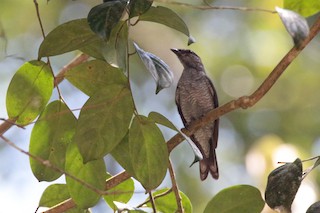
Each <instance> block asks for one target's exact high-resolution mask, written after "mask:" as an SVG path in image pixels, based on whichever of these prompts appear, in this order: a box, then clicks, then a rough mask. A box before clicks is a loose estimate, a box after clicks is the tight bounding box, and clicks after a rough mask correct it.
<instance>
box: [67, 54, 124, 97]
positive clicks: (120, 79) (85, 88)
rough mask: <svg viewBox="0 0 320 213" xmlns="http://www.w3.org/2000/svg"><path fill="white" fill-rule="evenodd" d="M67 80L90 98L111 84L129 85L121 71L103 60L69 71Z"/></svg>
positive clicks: (84, 64)
mask: <svg viewBox="0 0 320 213" xmlns="http://www.w3.org/2000/svg"><path fill="white" fill-rule="evenodd" d="M65 78H66V79H67V80H68V81H69V82H71V83H72V84H73V85H74V86H76V87H77V88H78V89H80V90H81V91H82V92H84V93H85V94H87V95H88V96H92V95H93V94H94V93H95V92H96V91H97V90H99V89H103V88H105V87H107V86H108V85H110V84H123V85H126V84H127V78H126V76H125V75H124V74H123V73H122V71H121V70H120V69H118V68H116V67H113V66H111V65H110V64H108V63H106V62H104V61H101V60H92V61H88V62H85V63H82V64H80V65H78V66H76V67H74V68H72V69H71V70H69V71H68V72H67V74H66V75H65Z"/></svg>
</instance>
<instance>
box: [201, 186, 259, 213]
mask: <svg viewBox="0 0 320 213" xmlns="http://www.w3.org/2000/svg"><path fill="white" fill-rule="evenodd" d="M263 207H264V201H263V199H262V197H261V193H260V191H259V190H258V189H257V188H255V187H253V186H250V185H236V186H232V187H229V188H225V189H223V190H222V191H220V192H219V193H218V194H216V196H214V197H213V198H212V199H211V200H210V201H209V203H208V204H207V206H206V208H205V210H204V213H216V212H217V213H221V212H224V213H239V212H246V213H257V212H261V211H262V209H263Z"/></svg>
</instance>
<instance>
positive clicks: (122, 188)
mask: <svg viewBox="0 0 320 213" xmlns="http://www.w3.org/2000/svg"><path fill="white" fill-rule="evenodd" d="M110 177H112V176H111V175H107V178H110ZM133 192H134V182H133V180H132V179H131V178H129V179H128V180H125V181H123V182H122V183H120V184H119V185H117V186H115V187H114V188H112V189H110V190H108V194H107V195H104V196H103V198H104V200H105V201H106V202H107V203H108V205H109V206H110V207H111V208H112V209H113V210H116V209H117V207H116V206H115V204H114V203H113V201H118V202H122V203H127V202H128V201H129V200H130V199H131V197H132V195H133Z"/></svg>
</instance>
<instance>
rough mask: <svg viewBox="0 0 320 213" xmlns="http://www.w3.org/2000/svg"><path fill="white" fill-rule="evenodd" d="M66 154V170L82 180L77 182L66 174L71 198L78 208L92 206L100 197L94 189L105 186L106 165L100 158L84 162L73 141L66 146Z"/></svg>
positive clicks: (100, 188) (101, 188)
mask: <svg viewBox="0 0 320 213" xmlns="http://www.w3.org/2000/svg"><path fill="white" fill-rule="evenodd" d="M66 156H67V157H66V166H65V170H66V172H67V173H68V174H71V175H73V176H75V177H76V178H77V179H79V180H81V181H82V182H79V181H77V180H75V179H74V178H72V177H69V176H66V182H67V186H68V189H69V193H70V196H71V198H72V199H73V200H74V202H75V203H76V204H77V206H79V207H80V208H83V209H86V208H90V207H92V206H94V205H95V204H97V202H98V201H99V199H100V197H101V195H99V194H98V193H97V192H96V191H94V189H97V190H101V191H103V190H104V187H105V180H106V166H105V164H104V160H103V159H102V158H101V159H98V160H94V161H90V162H88V163H86V164H84V163H83V158H82V156H81V154H80V152H79V150H78V146H77V145H76V143H74V142H72V143H71V144H70V145H69V146H68V149H67V155H66ZM85 184H89V185H90V186H87V185H85ZM89 187H92V188H89Z"/></svg>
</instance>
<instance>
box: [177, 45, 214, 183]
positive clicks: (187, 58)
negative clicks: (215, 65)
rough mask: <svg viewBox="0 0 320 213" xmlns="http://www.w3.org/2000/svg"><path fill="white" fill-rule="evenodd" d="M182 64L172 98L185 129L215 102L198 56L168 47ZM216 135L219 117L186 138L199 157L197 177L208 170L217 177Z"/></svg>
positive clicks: (204, 175)
mask: <svg viewBox="0 0 320 213" xmlns="http://www.w3.org/2000/svg"><path fill="white" fill-rule="evenodd" d="M171 51H172V52H173V53H175V55H177V57H178V59H179V60H180V62H181V64H182V65H183V68H184V69H183V72H182V75H181V77H180V79H179V81H178V84H177V89H176V94H175V102H176V105H177V108H178V112H179V114H180V117H181V119H182V122H183V124H184V126H185V128H186V129H188V127H189V125H190V124H191V123H192V122H193V121H195V120H198V119H200V118H201V117H203V116H204V115H205V114H206V113H208V112H209V111H210V110H212V109H214V108H217V107H218V106H219V102H218V96H217V92H216V90H215V88H214V86H213V83H212V81H211V80H210V78H209V77H208V76H207V75H206V72H205V69H204V66H203V64H202V61H201V58H200V57H199V56H198V55H197V54H196V53H194V52H193V51H191V50H187V49H171ZM218 135H219V119H216V120H214V121H212V122H210V123H209V124H207V125H206V126H204V127H201V128H200V129H198V130H197V131H196V132H194V133H193V134H192V135H191V136H190V139H191V140H192V141H193V143H194V144H195V145H196V146H197V148H198V149H199V151H200V152H201V154H202V156H203V158H202V159H201V160H200V161H199V167H200V179H201V180H202V181H204V180H205V179H206V178H207V176H208V174H209V172H210V174H211V176H212V177H213V178H214V179H218V178H219V169H218V163H217V157H216V151H215V149H216V148H217V144H218Z"/></svg>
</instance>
